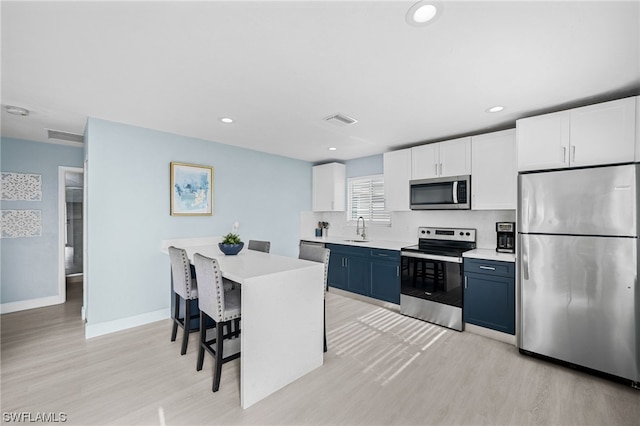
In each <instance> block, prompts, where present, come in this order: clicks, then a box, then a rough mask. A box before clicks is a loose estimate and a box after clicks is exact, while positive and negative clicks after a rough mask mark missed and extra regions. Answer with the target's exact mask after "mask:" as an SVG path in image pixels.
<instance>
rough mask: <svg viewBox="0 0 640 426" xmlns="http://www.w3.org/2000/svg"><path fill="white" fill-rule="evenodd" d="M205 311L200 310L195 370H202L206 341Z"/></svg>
mask: <svg viewBox="0 0 640 426" xmlns="http://www.w3.org/2000/svg"><path fill="white" fill-rule="evenodd" d="M204 315H205V313H204V312H202V311H200V345H199V346H198V364H197V365H196V371H200V370H202V364H203V363H204V345H205V342H206V341H207V327H205V317H204Z"/></svg>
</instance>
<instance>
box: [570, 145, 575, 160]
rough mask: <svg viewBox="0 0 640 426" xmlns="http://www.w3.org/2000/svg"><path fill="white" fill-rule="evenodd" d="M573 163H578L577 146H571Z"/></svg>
mask: <svg viewBox="0 0 640 426" xmlns="http://www.w3.org/2000/svg"><path fill="white" fill-rule="evenodd" d="M571 161H573V162H575V161H576V146H575V145H571Z"/></svg>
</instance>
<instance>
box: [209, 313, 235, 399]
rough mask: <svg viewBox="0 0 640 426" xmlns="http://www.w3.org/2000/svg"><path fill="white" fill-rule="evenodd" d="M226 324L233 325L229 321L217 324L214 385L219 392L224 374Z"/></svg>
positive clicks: (215, 390)
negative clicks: (221, 376) (223, 357)
mask: <svg viewBox="0 0 640 426" xmlns="http://www.w3.org/2000/svg"><path fill="white" fill-rule="evenodd" d="M225 325H229V326H230V325H231V323H230V322H229V321H227V322H219V323H218V324H216V369H215V373H214V375H213V387H212V390H213V391H214V392H218V389H220V375H221V374H222V346H223V340H224V332H223V331H222V330H223V329H224V327H225Z"/></svg>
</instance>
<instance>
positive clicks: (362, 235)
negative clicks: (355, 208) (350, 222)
mask: <svg viewBox="0 0 640 426" xmlns="http://www.w3.org/2000/svg"><path fill="white" fill-rule="evenodd" d="M360 219H362V233H360ZM364 228H365V226H364V217H362V216H360V217H359V218H358V222H356V234H358V235H360V236H361V237H362V239H363V240H366V239H367V233H366V231H365V229H364Z"/></svg>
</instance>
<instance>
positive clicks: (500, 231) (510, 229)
mask: <svg viewBox="0 0 640 426" xmlns="http://www.w3.org/2000/svg"><path fill="white" fill-rule="evenodd" d="M496 234H497V246H496V251H497V252H499V253H515V252H516V224H515V222H496Z"/></svg>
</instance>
